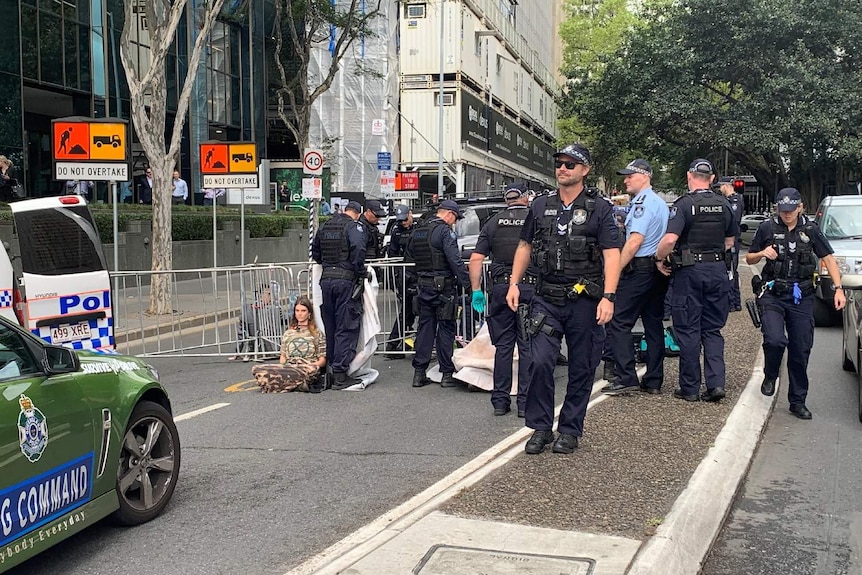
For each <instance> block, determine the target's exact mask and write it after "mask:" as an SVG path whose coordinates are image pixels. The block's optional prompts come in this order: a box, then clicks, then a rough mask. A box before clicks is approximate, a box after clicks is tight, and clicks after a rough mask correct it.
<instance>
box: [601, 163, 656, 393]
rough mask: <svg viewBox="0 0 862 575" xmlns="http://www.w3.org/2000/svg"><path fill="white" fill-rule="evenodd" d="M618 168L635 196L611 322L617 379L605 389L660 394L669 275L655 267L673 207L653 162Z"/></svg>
mask: <svg viewBox="0 0 862 575" xmlns="http://www.w3.org/2000/svg"><path fill="white" fill-rule="evenodd" d="M617 174H619V175H622V176H625V178H624V180H623V181H624V183H625V186H626V193H628V194H630V195H631V196H632V200H631V204H630V209H629V211H628V214H626V219H625V238H626V239H625V244H624V245H623V247H622V252H621V254H620V267H621V269H622V275H621V276H620V282H619V286H618V287H617V301H616V305H615V306H614V317H613V318H612V319H611V321H610V322H609V323H608V325H607V336H608V339H609V340H610V346H611V350H612V352H611V353H612V355H613V358H614V373H615V374H616V375H617V381H615V382H613V383H611V384H610V385H608V386H606V387H605V388H603V389H602V391H603V392H605V393H608V394H612V395H613V394H617V393H624V392H628V391H636V390H638V389H639V390H641V391H644V392H646V393H652V394H657V393H660V391H661V385H662V382H663V381H664V322H663V321H662V315H663V311H664V310H663V306H664V296H665V293H666V292H667V284H668V278H667V276H665V275H664V274H663V273H661V272H660V271H659V270H658V269H656V265H657V264H656V259H655V255H656V249H657V248H658V244H659V241H661V239H662V238H663V237H664V234H665V231H667V220H668V215H669V212H668V208H667V204H665V202H664V200H662V199H661V198H660V197H658V195H657V194H656V193H655V192H654V191H653V189H652V184H651V181H652V167H651V166H650V164H649V162H647V161H646V160H643V159H638V160H634V161H632V162H631V163H629V165H627V166H626V167H625V168H623V169H621V170H618V171H617ZM638 317H640V318H641V321H642V322H643V330H644V338H645V340H646V345H647V349H646V373H645V374H644V376H643V379H642V380H641V381H640V383H638V375H637V371H636V366H635V350H634V346H633V345H632V329H633V328H634V326H635V322H636V321H637V319H638Z"/></svg>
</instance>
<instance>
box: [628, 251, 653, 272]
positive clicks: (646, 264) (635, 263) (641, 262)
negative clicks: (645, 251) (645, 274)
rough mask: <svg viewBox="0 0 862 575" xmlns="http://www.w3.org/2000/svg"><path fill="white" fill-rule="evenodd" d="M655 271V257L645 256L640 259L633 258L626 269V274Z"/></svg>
mask: <svg viewBox="0 0 862 575" xmlns="http://www.w3.org/2000/svg"><path fill="white" fill-rule="evenodd" d="M652 269H655V255H651V256H643V257H639V258H632V261H630V262H629V263H628V264H627V265H626V267H625V269H623V271H624V272H632V271H635V270H652Z"/></svg>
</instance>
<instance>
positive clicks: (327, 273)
mask: <svg viewBox="0 0 862 575" xmlns="http://www.w3.org/2000/svg"><path fill="white" fill-rule="evenodd" d="M356 277H357V274H356V272H352V271H350V270H346V269H344V268H339V267H331V268H323V273H322V274H320V279H322V280H348V281H355V280H356Z"/></svg>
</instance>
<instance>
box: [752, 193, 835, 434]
mask: <svg viewBox="0 0 862 575" xmlns="http://www.w3.org/2000/svg"><path fill="white" fill-rule="evenodd" d="M776 206H777V208H778V210H777V212H778V213H777V214H773V215H772V216H771V217H770V218H769V219H768V220H766V221H764V222H763V223H761V224H760V226H759V227H758V228H757V232H755V234H754V238H753V239H752V240H751V246H750V247H749V248H748V254H746V256H745V261H746V263H748V264H749V265H754V264H757V263H760V261H761V260H763V259H766V265H764V266H763V270H762V271H761V276H760V280H761V282H762V288H761V291H760V293H757V294H755V295H757V296H758V298H757V306H758V308H759V309H760V321H761V325H760V331H761V332H762V333H763V354H764V359H765V362H764V366H763V374H764V378H763V383H762V384H761V386H760V391H761V393H763V395H769V396H771V395H772V394H774V393H775V381H776V380H777V379H778V369H779V367H780V366H781V358H782V357H783V356H784V350H785V348H786V349H787V350H788V353H787V374H788V378H789V380H790V381H789V385H788V387H787V399H788V401H789V402H790V412H791V413H792V414H793V415H795V416H796V417H798V418H799V419H811V411H810V410H809V409H808V407H807V406H806V404H805V401H806V398H807V397H808V358H809V356H810V355H811V346H813V345H814V297H815V295H814V292H815V287H814V276H815V274H816V273H817V260H818V258H820V259H821V261H822V262H823V265H825V266H826V270H827V271H828V272H829V278H830V279H831V280H832V285H833V286H834V288H833V289H834V290H835V294H834V295H833V296H832V302H833V305H834V306H835V309H836V310H841V309H843V308H844V306H845V304H846V302H847V300H846V298H845V296H844V288H843V287H842V286H841V272H840V271H839V269H838V263H837V262H836V261H835V257H834V256H833V255H832V253H833V250H832V246H830V245H829V240H827V239H826V237H825V236H824V235H823V233H822V232H821V231H820V227H819V226H818V225H817V223H816V222H814V221H813V220H810V219H809V218H808V217H807V216H806V215H804V214H803V204H802V195H801V194H800V193H799V190H797V189H796V188H784V189H782V190H781V191H779V192H778V194H777V196H776Z"/></svg>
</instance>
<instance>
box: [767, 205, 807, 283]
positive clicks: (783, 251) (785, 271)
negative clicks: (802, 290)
mask: <svg viewBox="0 0 862 575" xmlns="http://www.w3.org/2000/svg"><path fill="white" fill-rule="evenodd" d="M795 229H796V230H797V234H796V235H797V241H796V249H795V250H794V251H793V252H792V253H791V251H790V245H791V242H790V238H789V236H790V232H789V231H788V230H787V226H785V225H784V222H782V221H781V218H779V217H778V216H772V217H771V218H770V219H769V230H770V234H771V239H769V238H767V240H768V241H769V243H770V245H773V246H776V251H777V252H778V257H777V258H776V259H775V260H767V261H766V265H764V266H763V272H762V273H761V277H762V278H763V279H764V280H765V281H770V280H776V279H778V280H791V281H804V280H813V279H814V272H816V271H817V254H815V253H814V235H815V233H816V231H815V229H814V224H813V223H812V222H811V220H809V219H808V218H807V217H806V216H804V215H802V216H800V217H799V222H798V223H797V224H796V228H795Z"/></svg>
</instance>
